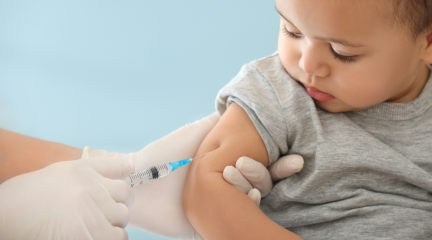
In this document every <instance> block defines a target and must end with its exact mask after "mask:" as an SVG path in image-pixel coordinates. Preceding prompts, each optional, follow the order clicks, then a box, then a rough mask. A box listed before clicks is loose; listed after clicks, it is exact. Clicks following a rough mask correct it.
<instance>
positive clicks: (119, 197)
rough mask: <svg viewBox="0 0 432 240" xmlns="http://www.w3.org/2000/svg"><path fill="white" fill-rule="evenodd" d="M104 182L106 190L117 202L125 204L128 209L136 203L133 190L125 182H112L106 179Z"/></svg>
mask: <svg viewBox="0 0 432 240" xmlns="http://www.w3.org/2000/svg"><path fill="white" fill-rule="evenodd" d="M101 181H102V184H103V185H104V187H105V189H106V190H107V191H108V193H109V195H110V196H111V197H112V199H113V200H114V201H115V202H118V203H123V204H125V205H126V206H127V207H129V208H130V207H131V206H132V204H133V202H134V199H135V197H134V194H133V192H132V189H131V188H130V187H129V185H128V184H127V183H125V182H124V181H123V180H111V179H108V178H105V179H103V180H101Z"/></svg>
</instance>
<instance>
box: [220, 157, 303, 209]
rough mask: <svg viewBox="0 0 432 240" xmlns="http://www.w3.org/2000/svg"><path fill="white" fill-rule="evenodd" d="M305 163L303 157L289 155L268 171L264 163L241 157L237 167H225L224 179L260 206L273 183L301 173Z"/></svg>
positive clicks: (271, 166) (280, 159)
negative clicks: (262, 198)
mask: <svg viewBox="0 0 432 240" xmlns="http://www.w3.org/2000/svg"><path fill="white" fill-rule="evenodd" d="M303 163H304V161H303V157H301V156H299V155H295V154H293V155H287V156H283V157H281V158H279V159H278V160H277V161H276V162H275V163H273V164H272V165H270V167H269V169H268V170H267V168H266V167H265V166H264V165H263V164H262V163H260V162H257V161H255V160H253V159H251V158H248V157H241V158H239V159H238V160H237V162H236V166H235V167H233V166H227V167H225V169H224V172H223V177H224V178H225V180H226V181H227V182H228V183H230V184H231V185H233V186H234V187H236V188H238V189H239V190H240V191H242V192H244V193H245V194H247V195H248V196H249V197H250V198H251V199H252V200H253V201H254V202H255V203H256V204H257V205H258V206H259V205H260V202H261V197H265V196H267V195H268V194H269V193H270V191H271V189H272V187H273V181H277V180H280V179H283V178H287V177H289V176H291V175H293V174H294V173H296V172H300V171H301V170H302V168H303ZM269 171H270V172H269Z"/></svg>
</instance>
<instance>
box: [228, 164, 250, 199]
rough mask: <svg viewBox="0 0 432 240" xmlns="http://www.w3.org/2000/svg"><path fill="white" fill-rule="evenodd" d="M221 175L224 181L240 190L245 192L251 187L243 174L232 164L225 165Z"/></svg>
mask: <svg viewBox="0 0 432 240" xmlns="http://www.w3.org/2000/svg"><path fill="white" fill-rule="evenodd" d="M223 177H224V179H225V181H227V182H228V183H229V184H231V185H233V186H234V187H236V188H237V189H239V190H240V191H242V192H244V193H245V194H247V193H248V192H249V191H250V190H251V189H252V185H251V184H250V183H249V182H248V181H247V180H246V179H245V178H244V177H243V175H242V174H241V173H240V172H239V171H238V170H237V169H236V168H235V167H233V166H226V167H225V169H224V171H223Z"/></svg>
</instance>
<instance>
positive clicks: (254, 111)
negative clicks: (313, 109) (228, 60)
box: [216, 63, 288, 164]
mask: <svg viewBox="0 0 432 240" xmlns="http://www.w3.org/2000/svg"><path fill="white" fill-rule="evenodd" d="M232 102H235V103H237V104H238V105H240V106H241V107H243V109H244V110H245V111H246V112H247V114H248V115H249V117H250V119H251V120H252V122H253V123H254V125H255V127H256V129H257V130H258V133H259V134H260V136H261V138H262V140H263V141H264V144H265V146H266V148H267V153H268V157H269V164H272V163H274V162H275V161H276V160H277V159H278V158H279V157H280V156H281V155H285V154H287V153H288V144H287V133H288V131H287V127H286V122H285V120H284V117H283V112H282V108H281V105H280V101H279V99H278V97H277V95H276V93H275V91H274V88H273V86H272V85H271V83H270V82H269V81H268V80H267V79H266V78H265V77H264V75H263V74H262V73H261V72H260V71H259V70H258V69H257V68H256V67H255V66H254V65H253V64H252V63H251V64H247V65H245V66H243V67H242V69H241V70H240V72H239V73H238V74H237V76H236V77H234V78H233V79H232V80H231V81H230V82H229V83H228V84H227V85H226V86H225V87H223V88H222V89H221V90H220V91H219V93H218V95H217V98H216V109H217V112H218V114H219V116H222V114H223V113H224V112H225V111H226V109H227V108H228V106H229V105H230V104H231V103H232Z"/></svg>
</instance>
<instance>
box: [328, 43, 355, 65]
mask: <svg viewBox="0 0 432 240" xmlns="http://www.w3.org/2000/svg"><path fill="white" fill-rule="evenodd" d="M330 52H331V53H332V54H333V56H334V58H335V59H338V60H339V61H341V62H343V63H353V62H355V61H356V60H357V58H358V55H353V56H345V55H341V54H338V53H337V52H336V51H335V50H334V49H333V47H332V46H331V45H330Z"/></svg>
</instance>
